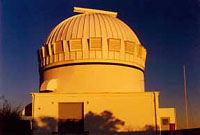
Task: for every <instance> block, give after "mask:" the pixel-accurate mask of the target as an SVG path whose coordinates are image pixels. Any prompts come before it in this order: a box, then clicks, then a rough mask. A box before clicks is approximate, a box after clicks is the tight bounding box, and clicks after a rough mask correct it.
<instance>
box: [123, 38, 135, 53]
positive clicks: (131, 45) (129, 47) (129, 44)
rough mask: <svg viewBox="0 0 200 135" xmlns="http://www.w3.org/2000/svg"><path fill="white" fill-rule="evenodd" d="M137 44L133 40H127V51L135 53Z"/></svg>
mask: <svg viewBox="0 0 200 135" xmlns="http://www.w3.org/2000/svg"><path fill="white" fill-rule="evenodd" d="M135 46H136V44H135V43H134V42H131V41H125V53H130V54H134V53H135Z"/></svg>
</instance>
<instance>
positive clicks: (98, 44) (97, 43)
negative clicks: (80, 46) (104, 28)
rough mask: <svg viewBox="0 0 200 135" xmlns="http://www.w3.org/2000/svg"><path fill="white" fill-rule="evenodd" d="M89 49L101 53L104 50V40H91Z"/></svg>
mask: <svg viewBox="0 0 200 135" xmlns="http://www.w3.org/2000/svg"><path fill="white" fill-rule="evenodd" d="M89 49H90V50H91V51H100V50H101V49H102V40H101V38H99V37H93V38H90V39H89Z"/></svg>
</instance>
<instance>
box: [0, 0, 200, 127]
mask: <svg viewBox="0 0 200 135" xmlns="http://www.w3.org/2000/svg"><path fill="white" fill-rule="evenodd" d="M74 6H80V7H87V8H96V9H103V10H108V11H116V12H118V18H120V19H121V20H123V21H124V22H125V23H127V24H128V25H129V26H130V27H131V28H132V29H133V30H134V32H135V33H136V35H137V36H138V38H139V39H140V41H141V43H142V44H143V45H144V46H145V47H146V48H147V52H148V54H147V62H146V71H145V84H146V90H147V91H150V90H159V91H160V106H161V107H176V109H177V118H178V124H179V126H180V127H183V123H184V113H183V111H184V104H183V103H184V98H183V70H182V68H183V65H185V66H186V75H187V83H188V96H189V103H190V104H189V110H190V125H191V126H192V127H200V122H199V121H200V115H199V114H200V109H199V103H200V98H199V97H200V72H199V71H200V2H199V0H126V1H124V0H117V1H116V0H109V1H108V0H59V1H55V0H1V6H0V9H1V16H0V17H1V21H0V24H1V27H0V28H1V30H0V67H1V69H0V80H1V82H0V94H1V95H5V96H6V98H7V99H9V100H10V102H11V103H13V104H21V105H25V104H27V103H28V102H30V101H31V96H30V93H31V92H32V91H35V92H37V91H38V88H39V73H38V63H37V52H36V51H37V49H38V48H39V47H41V46H42V44H43V43H44V41H45V39H46V37H47V36H48V34H49V33H50V31H51V30H52V29H53V28H54V27H55V26H56V25H57V24H58V23H59V22H61V21H62V20H64V19H66V18H68V17H70V16H72V15H75V13H73V12H72V11H73V7H74Z"/></svg>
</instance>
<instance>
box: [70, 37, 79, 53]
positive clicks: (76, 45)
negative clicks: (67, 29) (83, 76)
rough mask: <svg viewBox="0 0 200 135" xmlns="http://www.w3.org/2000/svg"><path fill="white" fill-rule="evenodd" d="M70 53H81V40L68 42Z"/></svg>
mask: <svg viewBox="0 0 200 135" xmlns="http://www.w3.org/2000/svg"><path fill="white" fill-rule="evenodd" d="M69 46H70V51H82V41H81V39H71V40H69Z"/></svg>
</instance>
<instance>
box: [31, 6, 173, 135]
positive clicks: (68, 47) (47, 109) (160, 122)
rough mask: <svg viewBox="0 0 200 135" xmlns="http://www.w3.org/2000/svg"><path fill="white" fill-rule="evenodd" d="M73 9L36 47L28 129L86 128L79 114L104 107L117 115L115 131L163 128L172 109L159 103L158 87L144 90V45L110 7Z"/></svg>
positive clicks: (63, 130)
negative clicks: (35, 86)
mask: <svg viewBox="0 0 200 135" xmlns="http://www.w3.org/2000/svg"><path fill="white" fill-rule="evenodd" d="M74 11H75V12H79V13H81V14H78V15H75V16H72V17H70V18H68V19H66V20H64V21H62V22H61V23H60V24H58V25H57V26H56V27H55V28H54V29H53V30H52V32H51V33H50V35H49V36H48V38H47V39H46V42H45V43H44V45H43V46H42V47H41V48H40V49H39V50H38V60H39V73H40V92H39V93H32V118H33V133H34V135H41V134H45V135H51V134H52V133H61V134H62V133H63V134H65V133H68V132H71V133H74V132H84V131H88V133H90V130H91V129H90V127H88V126H87V125H86V124H85V123H86V119H85V116H86V115H87V114H88V113H91V112H92V113H94V114H100V113H101V112H104V111H107V112H110V113H108V114H113V115H114V116H115V117H116V118H117V119H118V120H120V121H123V124H121V125H118V127H117V129H116V131H117V132H119V131H124V132H126V131H132V130H134V131H141V130H145V127H148V126H152V127H154V128H157V130H168V129H169V125H170V124H175V123H176V119H175V109H174V108H159V100H158V96H159V92H145V88H144V71H145V60H146V49H145V47H144V46H142V45H141V43H140V41H139V39H138V38H137V36H136V35H135V33H134V32H133V31H132V30H131V28H130V27H129V26H127V25H126V24H125V23H124V22H122V21H121V20H119V19H118V18H117V13H116V12H108V11H102V10H93V9H84V8H74ZM89 122H90V123H94V125H95V123H96V122H97V119H94V120H93V121H92V119H90V121H89ZM102 127H103V126H102Z"/></svg>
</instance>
